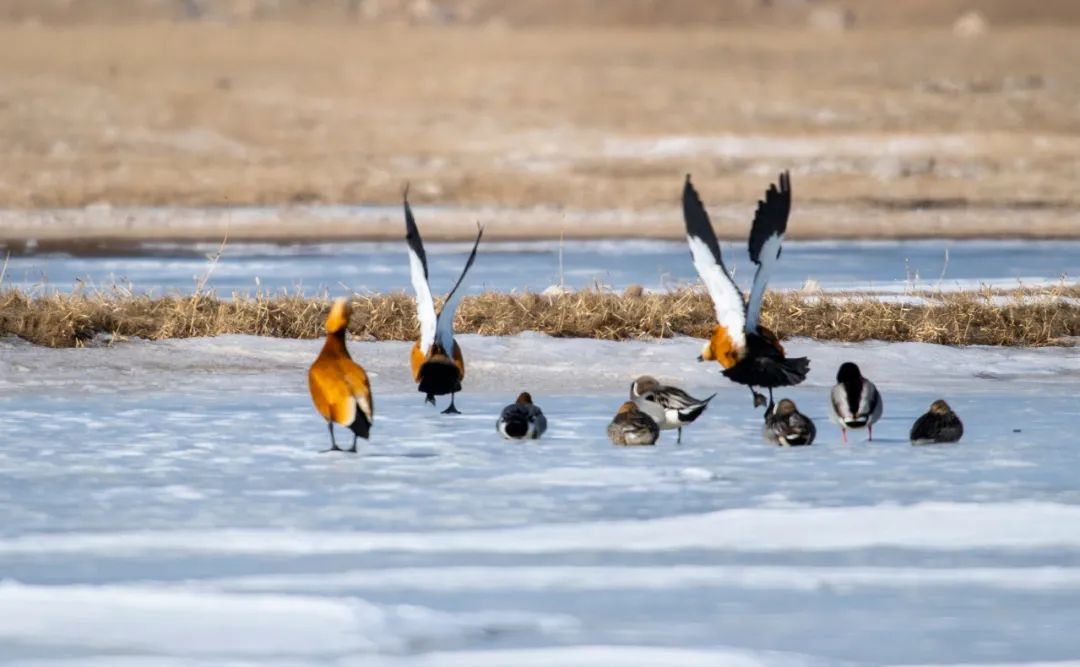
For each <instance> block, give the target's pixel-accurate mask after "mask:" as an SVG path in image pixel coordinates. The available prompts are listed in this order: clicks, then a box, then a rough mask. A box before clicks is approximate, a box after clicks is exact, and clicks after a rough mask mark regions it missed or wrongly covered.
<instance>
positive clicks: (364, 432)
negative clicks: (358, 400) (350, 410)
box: [349, 405, 371, 440]
mask: <svg viewBox="0 0 1080 667" xmlns="http://www.w3.org/2000/svg"><path fill="white" fill-rule="evenodd" d="M349 430H351V431H352V432H353V433H355V434H356V435H358V436H360V437H361V438H363V439H364V440H367V439H368V435H370V434H371V422H370V421H369V420H368V418H367V415H366V414H364V411H363V410H361V409H360V406H359V405H357V406H356V419H354V420H353V423H352V424H349Z"/></svg>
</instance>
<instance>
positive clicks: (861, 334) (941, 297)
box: [0, 285, 1080, 347]
mask: <svg viewBox="0 0 1080 667" xmlns="http://www.w3.org/2000/svg"><path fill="white" fill-rule="evenodd" d="M912 296H921V297H922V298H923V301H922V302H920V303H915V304H911V303H889V302H883V301H881V300H879V299H876V298H873V297H870V296H866V297H858V296H856V297H851V296H837V295H829V294H823V293H816V294H804V293H781V294H770V295H768V296H767V297H766V300H765V304H764V311H763V316H762V321H763V323H764V324H765V325H766V326H767V327H769V328H771V329H773V330H776V331H777V332H779V333H780V334H781V335H782V336H784V337H808V338H813V339H817V340H834V341H863V340H871V339H875V340H884V341H914V342H927V343H939V344H948V345H1026V346H1045V345H1073V344H1076V342H1077V340H1078V337H1080V305H1078V304H1077V299H1080V287H1077V286H1075V285H1072V286H1067V285H1062V286H1060V287H1057V288H1050V289H1038V290H1031V289H1027V290H1016V291H1011V292H994V291H990V290H986V291H983V292H967V293H930V292H928V293H920V294H915V295H912ZM328 308H329V303H328V302H327V301H326V300H325V299H308V298H304V297H301V296H290V295H286V294H281V295H259V296H256V297H238V298H236V299H233V300H222V299H219V298H217V297H216V296H213V295H207V294H196V295H193V296H189V297H164V298H157V297H155V298H151V297H147V296H133V295H126V294H121V293H112V294H76V295H49V296H30V295H27V294H24V293H21V292H18V291H14V290H7V291H3V292H0V336H5V335H15V336H19V337H21V338H24V339H26V340H29V341H31V342H33V343H37V344H40V345H48V346H53V347H70V346H82V345H84V344H86V343H88V342H90V341H93V340H94V339H95V338H96V337H98V336H100V335H106V336H108V337H109V340H122V339H124V338H127V337H139V338H144V339H150V340H159V339H165V338H186V337H193V336H214V335H221V334H251V335H258V336H275V337H281V338H318V337H321V336H322V335H324V332H323V330H322V325H323V320H324V318H325V316H326V313H327V310H328ZM712 322H713V308H712V303H711V301H710V300H709V298H708V296H706V295H705V294H704V293H702V292H699V291H696V290H682V291H676V292H670V293H665V294H636V293H627V294H623V295H618V294H612V293H605V292H596V291H584V292H576V293H571V294H562V295H557V296H545V295H538V294H521V295H512V294H498V293H486V294H483V295H479V296H475V297H465V298H464V299H463V300H462V303H461V306H460V308H459V310H458V314H457V318H456V321H455V330H456V331H458V332H460V333H476V334H483V335H490V336H495V335H513V334H517V333H520V332H522V331H538V332H541V333H546V334H548V335H551V336H557V337H577V338H598V339H605V340H625V339H635V338H647V337H670V336H675V335H687V336H695V337H705V336H707V335H708V333H709V331H710V328H711V323H712ZM418 330H419V327H418V324H417V322H416V310H415V306H414V305H413V300H412V298H411V297H409V296H407V295H405V294H391V295H375V296H361V295H354V296H353V316H352V321H351V326H350V331H351V332H352V333H353V334H354V335H356V336H359V337H361V338H364V339H368V340H399V341H400V340H406V341H407V340H413V339H414V338H415V337H416V335H417V332H418Z"/></svg>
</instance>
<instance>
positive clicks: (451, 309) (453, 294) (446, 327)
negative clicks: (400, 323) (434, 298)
mask: <svg viewBox="0 0 1080 667" xmlns="http://www.w3.org/2000/svg"><path fill="white" fill-rule="evenodd" d="M476 227H477V233H476V243H474V244H473V247H472V252H471V253H469V259H467V260H466V261H465V268H464V269H462V270H461V275H460V276H458V279H457V282H456V283H454V288H453V289H452V290H450V293H449V294H447V295H446V301H445V302H443V307H442V310H440V311H439V316H438V318H436V322H437V325H436V329H435V340H437V341H438V342H439V346H440V347H442V349H443V350H444V351H445V352H446V353H447V354H451V355H452V354H453V353H454V313H455V312H457V307H458V304H459V303H460V302H461V293H460V292H458V288H459V287H461V281H463V280H465V274H466V273H468V272H469V267H471V266H472V265H473V261H475V260H476V249H477V248H478V247H479V246H480V239H481V238H482V237H483V236H484V228H483V226H481V225H477V226H476Z"/></svg>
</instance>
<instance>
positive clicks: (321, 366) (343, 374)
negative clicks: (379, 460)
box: [308, 299, 375, 452]
mask: <svg viewBox="0 0 1080 667" xmlns="http://www.w3.org/2000/svg"><path fill="white" fill-rule="evenodd" d="M351 314H352V308H351V307H350V306H349V303H348V301H346V300H345V299H338V300H337V301H335V302H334V305H333V307H332V308H331V309H330V314H329V315H328V316H327V318H326V342H325V343H324V344H323V348H322V351H321V352H320V353H319V356H318V358H316V359H315V363H313V364H312V365H311V368H310V369H309V370H308V390H309V391H310V392H311V401H312V403H314V404H315V409H316V410H318V412H319V414H320V415H322V417H323V419H325V420H326V424H327V427H328V428H329V430H330V445H331V446H330V451H333V450H337V449H339V447H338V446H337V442H336V441H335V440H334V424H335V423H337V424H339V425H341V426H344V427H346V428H348V429H349V430H351V431H352V432H353V444H352V448H351V449H349V450H348V451H350V452H355V451H356V439H357V438H358V437H359V438H365V439H366V438H367V437H368V434H369V432H370V430H371V423H372V421H373V420H374V418H375V414H374V411H375V407H374V403H373V401H372V396H371V386H370V385H369V384H368V377H367V373H365V372H364V369H363V368H361V367H360V365H359V364H357V363H356V362H355V361H353V360H352V357H350V356H349V351H348V350H347V349H346V348H345V330H346V327H347V326H348V323H349V316H350V315H351Z"/></svg>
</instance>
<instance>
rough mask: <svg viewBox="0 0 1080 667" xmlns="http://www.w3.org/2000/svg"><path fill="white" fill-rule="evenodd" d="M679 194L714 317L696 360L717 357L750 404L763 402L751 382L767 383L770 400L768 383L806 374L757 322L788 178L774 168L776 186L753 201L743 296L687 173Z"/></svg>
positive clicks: (775, 253)
mask: <svg viewBox="0 0 1080 667" xmlns="http://www.w3.org/2000/svg"><path fill="white" fill-rule="evenodd" d="M682 199H683V201H682V203H683V219H684V220H685V222H686V240H687V242H688V243H689V244H690V254H691V256H692V257H693V261H694V268H696V269H697V272H698V275H699V276H701V281H702V282H703V283H705V289H706V290H708V292H709V297H710V298H711V299H712V302H713V307H714V308H715V309H716V321H717V323H716V324H715V325H714V326H713V329H712V334H711V335H710V337H709V340H708V341H707V342H706V343H705V347H704V349H703V350H702V353H701V355H700V356H699V357H698V361H716V362H719V363H720V365H721V366H723V368H724V371H723V372H724V375H725V376H727V377H728V378H729V379H730V380H732V381H733V382H737V383H739V384H744V385H747V386H748V387H750V393H751V394H753V396H754V406H755V407H758V406H761V405H765V397H764V396H762V395H761V394H759V393H758V392H756V391H754V387H755V386H757V387H764V388H766V389H768V390H769V402H770V403H772V390H773V387H785V386H789V385H796V384H799V383H800V382H802V381H803V380H805V379H806V373H807V371H808V370H809V369H810V362H809V361H808V360H807V359H806V358H805V357H799V358H795V359H789V358H787V357H786V356H785V355H784V348H783V347H781V345H780V342H779V340H778V339H777V337H776V334H774V333H773V332H772V331H769V330H768V329H766V328H765V327H763V326H762V325H761V323H760V319H761V301H762V298H763V297H764V296H765V286H766V284H768V281H769V276H770V275H771V274H772V272H773V270H774V269H775V268H776V264H777V261H778V260H779V259H780V250H781V245H782V244H783V241H784V233H785V232H786V231H787V221H788V214H789V213H790V212H791V179H790V177H789V176H788V173H787V172H784V173H782V174H780V187H779V188H777V186H776V185H770V186H769V189H768V190H767V191H766V192H765V199H763V200H761V201H759V202H758V206H757V211H756V212H755V214H754V223H753V226H752V227H751V228H750V241H749V248H750V260H751V261H752V262H753V263H754V264H756V265H757V271H756V272H755V273H754V282H753V285H752V286H751V288H750V298H749V299H748V300H747V299H744V298H743V295H742V292H741V291H740V290H739V288H738V286H737V285H736V284H735V281H734V280H733V279H732V278H731V274H730V273H728V270H727V268H726V267H725V266H724V262H723V260H722V259H721V257H720V244H719V243H717V241H716V233H715V232H714V231H713V227H712V222H710V221H709V214H708V213H707V212H706V211H705V206H704V205H703V204H702V203H701V199H700V198H699V197H698V193H697V191H696V190H694V186H693V185H692V184H691V183H690V177H689V176H687V177H686V184H685V186H684V187H683V198H682Z"/></svg>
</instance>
